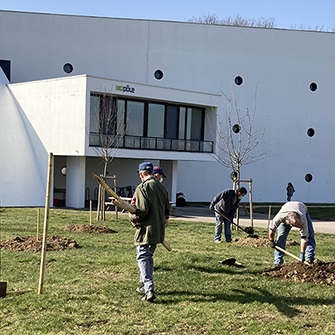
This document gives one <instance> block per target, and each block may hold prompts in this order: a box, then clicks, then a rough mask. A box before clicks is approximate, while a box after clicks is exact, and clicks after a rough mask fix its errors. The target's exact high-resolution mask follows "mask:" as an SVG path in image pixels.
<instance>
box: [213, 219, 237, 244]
mask: <svg viewBox="0 0 335 335" xmlns="http://www.w3.org/2000/svg"><path fill="white" fill-rule="evenodd" d="M229 219H231V220H233V218H229ZM215 220H216V223H215V239H214V241H221V235H222V225H224V236H225V238H226V242H231V229H230V226H231V223H230V222H229V221H228V220H226V219H225V218H224V217H223V216H221V215H220V214H218V213H215Z"/></svg>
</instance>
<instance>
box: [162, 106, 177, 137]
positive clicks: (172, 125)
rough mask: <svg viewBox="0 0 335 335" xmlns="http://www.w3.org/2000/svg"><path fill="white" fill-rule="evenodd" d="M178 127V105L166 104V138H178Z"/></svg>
mask: <svg viewBox="0 0 335 335" xmlns="http://www.w3.org/2000/svg"><path fill="white" fill-rule="evenodd" d="M177 129H178V106H174V105H166V115H165V136H164V138H173V139H176V138H178V137H177V134H178V133H177Z"/></svg>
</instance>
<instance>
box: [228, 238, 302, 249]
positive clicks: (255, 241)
mask: <svg viewBox="0 0 335 335" xmlns="http://www.w3.org/2000/svg"><path fill="white" fill-rule="evenodd" d="M233 242H234V243H236V244H238V245H243V246H248V247H270V244H269V239H268V238H265V237H259V236H257V237H253V236H245V237H242V238H239V239H238V238H236V239H234V240H233ZM293 245H299V243H297V242H296V241H293V240H287V242H286V246H293Z"/></svg>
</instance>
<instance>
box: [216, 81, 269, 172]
mask: <svg viewBox="0 0 335 335" xmlns="http://www.w3.org/2000/svg"><path fill="white" fill-rule="evenodd" d="M221 93H222V95H223V96H224V97H225V99H226V101H227V111H226V114H225V122H224V123H225V126H226V131H225V132H223V131H222V122H221V120H220V118H219V114H218V113H217V111H216V119H217V125H218V129H217V139H218V141H217V147H218V151H217V152H216V153H215V156H214V157H215V158H216V160H217V161H219V162H220V163H221V164H223V165H224V166H226V167H229V168H232V169H233V171H236V172H238V175H240V169H241V167H242V166H244V165H248V164H251V163H253V162H256V161H258V160H261V159H265V158H266V157H267V155H268V152H262V153H260V154H257V155H252V154H251V152H252V151H253V150H254V149H255V148H256V146H257V145H258V144H259V143H260V142H261V140H262V139H263V137H264V134H265V128H266V124H267V120H265V123H264V126H263V129H262V132H261V134H260V135H259V136H257V132H256V131H255V130H254V121H255V115H256V110H257V108H256V106H257V88H256V89H255V103H254V108H253V111H252V113H250V110H249V109H248V108H247V109H246V113H245V115H243V116H242V115H241V111H240V109H239V108H238V104H237V99H236V95H235V86H234V85H233V86H232V90H231V96H229V97H228V96H227V95H226V94H225V93H224V92H222V91H221ZM233 119H234V120H236V123H235V121H233Z"/></svg>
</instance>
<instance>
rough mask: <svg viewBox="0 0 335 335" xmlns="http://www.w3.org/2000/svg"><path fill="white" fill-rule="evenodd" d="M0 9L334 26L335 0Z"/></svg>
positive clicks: (8, 5)
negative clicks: (238, 18) (208, 17)
mask: <svg viewBox="0 0 335 335" xmlns="http://www.w3.org/2000/svg"><path fill="white" fill-rule="evenodd" d="M0 9H1V10H15V11H29V12H41V13H58V14H73V15H92V16H106V17H121V18H137V19H151V20H169V21H186V20H187V19H190V18H192V17H193V16H194V17H200V16H202V14H209V13H210V14H216V15H217V16H218V17H219V18H225V17H227V16H231V17H234V16H236V15H237V14H239V15H240V16H242V17H244V18H248V19H258V18H261V17H263V18H265V19H270V18H274V20H275V23H276V27H277V28H288V29H289V28H291V27H292V25H295V26H296V27H298V28H299V27H300V26H301V25H303V26H304V27H305V28H309V27H310V28H314V27H316V26H319V27H323V30H333V28H334V27H335V18H334V13H335V0H201V1H199V0H165V1H164V0H54V1H52V0H0Z"/></svg>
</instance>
